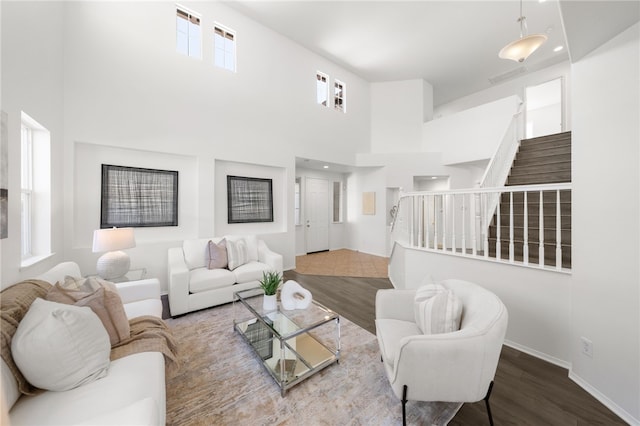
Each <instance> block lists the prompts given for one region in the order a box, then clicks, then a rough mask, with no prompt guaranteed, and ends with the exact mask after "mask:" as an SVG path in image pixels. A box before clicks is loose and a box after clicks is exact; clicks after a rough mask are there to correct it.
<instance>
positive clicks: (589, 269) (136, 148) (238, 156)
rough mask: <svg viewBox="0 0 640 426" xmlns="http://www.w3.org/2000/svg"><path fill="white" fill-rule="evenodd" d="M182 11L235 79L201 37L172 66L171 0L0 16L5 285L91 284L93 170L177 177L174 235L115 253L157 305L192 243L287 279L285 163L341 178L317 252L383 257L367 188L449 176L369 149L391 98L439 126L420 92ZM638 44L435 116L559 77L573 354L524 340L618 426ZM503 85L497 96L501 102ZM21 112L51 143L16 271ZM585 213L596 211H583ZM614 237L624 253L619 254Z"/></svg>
mask: <svg viewBox="0 0 640 426" xmlns="http://www.w3.org/2000/svg"><path fill="white" fill-rule="evenodd" d="M563 3H565V4H563V6H565V12H566V13H565V18H566V22H565V24H566V25H567V26H569V27H570V25H571V24H572V23H575V22H576V21H575V20H573V21H572V20H571V19H570V18H571V17H575V16H582V15H576V14H575V13H574V14H573V15H572V14H571V13H570V12H572V10H571V8H572V7H575V8H578V7H579V6H580V4H579V3H581V2H563ZM566 3H568V4H566ZM621 3H628V2H621ZM185 6H187V7H188V8H189V9H191V10H194V11H197V12H198V13H200V14H201V16H202V21H203V27H204V28H208V27H209V26H211V25H213V23H214V22H220V23H222V24H224V25H226V26H228V27H231V28H233V29H234V30H235V31H236V32H237V34H238V37H237V45H238V56H237V68H236V69H237V72H235V73H234V72H229V71H227V70H224V69H220V68H217V67H215V66H214V65H213V53H212V52H213V47H212V44H213V42H212V41H211V40H210V39H209V37H204V38H203V49H202V52H203V55H202V59H197V58H191V57H188V56H184V55H180V54H178V53H177V52H176V33H175V12H176V5H175V3H172V2H139V3H138V2H136V3H127V2H3V3H2V5H1V6H0V13H1V18H2V93H1V95H2V110H3V111H4V112H6V114H7V118H8V121H7V124H8V138H9V150H8V155H9V161H8V163H9V170H8V173H9V180H8V182H9V186H8V189H9V211H8V238H6V239H2V240H0V250H1V251H0V255H1V256H2V257H1V267H2V269H1V273H0V278H1V282H2V286H3V287H5V286H7V285H9V284H11V283H14V282H17V281H19V280H20V279H23V278H28V277H32V276H35V275H37V274H39V273H42V272H44V271H46V270H47V269H49V268H50V267H52V266H53V265H55V264H57V263H59V262H62V261H65V260H73V261H75V262H77V263H78V264H79V265H80V269H81V271H82V272H83V273H85V274H90V273H93V272H94V271H95V265H96V260H97V257H98V254H97V253H93V252H92V235H93V231H94V230H96V229H98V228H99V227H100V177H101V175H100V165H101V164H116V165H125V166H131V167H143V168H153V169H164V170H177V171H178V173H179V176H180V177H179V180H180V187H179V212H178V218H179V225H178V226H176V227H162V228H137V229H136V243H137V246H136V247H135V248H133V249H130V250H128V252H129V254H130V256H131V262H132V268H146V270H147V275H148V276H149V277H156V278H158V279H159V281H160V283H161V288H162V290H163V291H164V292H166V291H167V288H168V287H167V264H166V259H167V251H168V250H169V248H171V247H177V246H180V244H181V242H182V241H183V240H185V239H189V238H198V237H202V238H204V237H210V236H222V235H227V234H258V235H260V236H261V238H263V239H264V240H265V241H266V242H267V244H268V245H269V247H270V248H271V249H273V250H274V251H276V252H278V253H281V254H282V255H283V260H284V265H283V266H284V269H285V270H289V269H293V268H295V258H296V255H298V254H302V253H303V250H304V247H301V244H300V241H299V238H297V237H296V229H297V227H296V224H295V219H294V213H293V212H294V210H295V200H294V198H295V197H294V194H295V177H297V176H300V175H301V174H300V172H299V170H300V169H299V165H297V164H296V162H297V159H312V160H315V161H318V162H322V163H326V164H331V165H347V166H349V167H351V170H352V171H350V172H349V173H348V174H346V173H344V174H343V173H341V174H342V176H343V179H344V182H343V183H344V184H345V188H346V189H345V191H346V194H345V195H346V196H345V211H344V213H345V216H344V221H343V223H341V224H336V225H334V227H335V228H336V229H335V231H334V232H333V235H334V238H333V239H332V245H331V247H330V248H331V249H335V248H344V247H346V248H350V249H353V250H358V251H362V252H367V253H372V254H376V255H382V256H386V255H388V253H387V247H386V238H387V229H386V227H387V225H388V224H387V221H386V216H385V215H381V214H378V215H375V216H370V215H362V214H361V213H360V212H359V205H360V203H361V194H362V193H364V192H376V193H377V195H378V197H377V198H376V208H377V211H378V212H385V211H386V210H387V208H386V207H387V206H386V204H385V201H386V200H385V197H384V195H383V193H384V190H385V189H386V188H388V187H403V188H406V189H408V190H410V189H412V187H413V176H426V175H452V174H455V173H456V171H452V170H451V169H452V168H451V167H443V166H442V165H441V164H438V163H437V162H436V161H433V159H432V158H433V157H431V156H429V155H427V154H425V153H424V152H422V153H417V154H416V152H417V151H419V150H420V149H419V148H420V146H419V144H420V143H421V142H422V141H421V140H420V139H417V140H415V139H410V138H407V139H405V140H404V142H398V141H395V140H393V138H385V137H382V136H383V135H382V133H381V131H380V130H381V128H379V127H378V128H376V124H375V123H374V117H373V116H374V115H375V114H376V111H377V112H378V114H379V115H378V116H377V117H379V116H380V115H381V113H380V111H387V109H385V107H386V106H387V104H388V102H389V101H388V98H386V96H388V95H387V94H388V93H389V92H391V91H392V90H391V89H399V90H400V92H399V95H398V96H399V97H398V99H405V100H408V101H411V104H412V107H403V108H398V111H397V112H396V114H395V115H394V116H393V118H394V119H395V120H396V123H395V125H396V127H398V128H405V129H406V128H409V129H411V131H412V132H414V133H415V132H420V131H421V129H422V124H423V122H424V117H425V116H431V117H433V115H434V110H433V94H431V97H429V94H428V88H429V87H428V86H429V84H428V83H427V82H425V81H424V80H421V79H415V80H410V81H403V82H378V83H370V82H368V81H366V80H365V79H363V78H361V77H359V76H358V75H356V74H354V73H353V72H352V71H349V70H347V69H345V68H344V67H342V66H340V65H338V64H336V63H334V62H332V61H330V60H328V59H326V58H325V57H323V56H320V55H318V54H316V53H313V52H311V51H310V50H307V49H305V48H304V47H302V46H301V45H300V44H297V43H295V42H293V41H291V40H289V39H287V38H286V37H284V36H282V35H280V34H278V33H276V32H274V31H272V30H270V29H268V28H267V27H265V26H263V25H262V24H259V23H257V22H256V21H254V20H252V19H251V18H249V17H247V16H246V15H243V14H242V13H239V12H238V11H237V10H236V9H235V8H232V7H229V6H228V5H226V4H224V3H221V2H187V3H185ZM636 22H637V20H636ZM570 30H571V28H568V29H567V31H568V36H569V40H568V41H569V43H571V41H572V40H571V35H572V33H571V31H570ZM576 44H578V42H576ZM637 47H638V25H637V23H636V24H635V25H634V26H631V27H630V28H629V29H628V30H625V31H622V30H620V31H618V32H615V33H612V34H609V36H608V38H607V39H606V42H605V43H603V44H602V45H599V46H594V50H593V52H591V54H590V55H587V54H585V56H583V57H582V58H579V59H575V60H573V61H571V62H570V61H565V62H563V63H560V64H556V65H554V66H552V67H548V68H545V69H541V70H539V71H536V72H532V73H530V74H529V75H528V76H527V77H523V78H525V80H522V79H516V80H514V81H513V84H510V83H505V84H504V85H501V86H499V87H500V88H498V87H496V88H494V90H487V91H483V92H481V93H478V94H476V96H475V97H473V96H471V97H467V98H464V99H461V100H458V102H457V103H456V102H455V100H451V102H447V103H446V104H447V105H440V111H442V113H443V114H444V113H445V111H446V108H445V107H446V106H448V107H450V108H453V109H455V108H456V107H457V108H458V109H463V105H464V104H465V102H466V104H467V106H469V104H473V105H474V106H475V105H477V104H479V103H480V99H481V98H484V101H483V102H482V103H486V102H489V101H493V100H496V99H500V98H503V97H505V96H509V95H512V94H514V93H512V90H510V89H511V88H512V87H514V86H516V85H521V84H524V83H523V81H527V82H528V83H534V82H535V81H539V82H540V81H544V80H546V79H548V77H549V76H550V75H551V76H565V77H568V78H569V82H570V86H571V87H570V96H569V97H570V101H571V115H570V117H571V127H570V129H571V130H572V131H573V133H574V138H575V139H574V147H575V148H574V149H575V150H574V158H573V161H574V172H573V176H572V182H573V191H574V201H573V205H572V209H573V211H574V214H575V222H574V237H573V238H574V244H575V245H574V247H575V251H574V253H573V255H574V259H575V263H574V265H573V272H572V276H571V277H570V279H569V282H568V283H567V284H566V285H565V287H563V288H562V289H561V290H560V291H559V292H560V293H561V299H559V300H561V301H560V302H559V303H558V305H560V306H561V308H559V310H561V314H560V315H559V316H560V317H561V318H562V319H563V322H565V323H563V324H561V325H558V328H562V329H563V330H564V331H563V333H558V334H554V333H551V334H552V335H554V336H558V335H561V336H567V337H568V338H569V339H570V342H561V343H558V342H555V341H553V342H550V341H548V340H547V341H545V340H544V339H545V337H544V335H545V334H546V331H545V330H544V329H543V330H540V329H535V324H531V325H529V327H531V328H534V330H535V334H536V336H537V337H536V339H540V341H535V339H532V341H520V342H519V343H521V344H522V345H523V346H526V347H528V348H531V349H534V350H535V349H539V348H547V347H548V346H549V345H553V344H556V343H558V345H564V352H563V353H562V357H561V358H562V360H563V361H564V362H566V363H567V364H568V365H570V366H571V367H572V369H573V371H574V372H575V373H576V375H577V376H578V377H580V378H582V382H581V384H582V385H583V387H585V388H587V389H588V390H589V391H590V392H591V393H592V394H595V395H597V396H598V398H599V399H600V400H604V401H605V403H606V405H607V406H609V407H610V408H612V409H614V411H615V412H616V413H617V414H618V415H620V416H621V417H622V418H623V419H625V421H627V422H629V423H637V422H638V421H639V420H638V419H640V385H639V383H640V366H639V365H638V362H637V360H638V358H639V356H640V355H639V354H640V349H639V346H640V343H639V335H640V331H639V330H640V329H639V327H640V324H639V323H640V320H639V318H638V312H639V311H640V309H639V304H640V295H639V287H640V286H639V279H638V268H637V264H638V260H637V259H638V240H639V239H638V223H637V222H638V220H637V218H638V193H639V191H638V167H637V165H638V143H637V141H638V119H637V117H638V108H639V107H638V96H637V93H638V81H637V75H638V53H637V51H638V49H637ZM490 60H495V61H498V60H499V59H498V58H497V56H496V57H492V58H491V59H490ZM317 71H322V72H323V73H325V74H327V75H329V76H330V78H331V79H332V81H333V79H338V80H340V81H342V82H344V83H345V84H346V87H347V92H346V93H347V105H348V107H347V112H346V113H343V112H339V111H335V110H333V109H332V108H320V107H319V106H318V105H317V104H316V102H315V90H316V73H317ZM612 75H613V76H614V77H612ZM502 88H508V89H509V90H507V93H501V90H502ZM429 100H431V102H429ZM408 101H407V102H408ZM21 112H25V113H26V114H28V115H29V116H30V117H32V118H33V119H34V120H36V121H37V122H38V123H40V124H41V125H42V126H44V127H45V128H46V129H47V130H48V131H49V133H50V136H51V149H50V152H51V179H50V182H51V238H50V241H51V244H50V253H51V254H50V255H49V256H46V257H45V258H44V259H42V260H41V261H40V262H38V263H35V264H34V265H32V266H29V267H26V266H23V265H22V264H21V263H22V262H21V257H20V253H21V249H20V244H21V235H20V226H19V224H20V207H19V206H20V202H19V201H18V194H19V193H20V169H19V167H18V165H19V164H20V149H19V146H20V123H21ZM377 122H378V121H376V123H377ZM407 123H408V124H407ZM392 124H393V123H392ZM416 129H417V130H416ZM409 140H411V141H412V142H407V141H409ZM602 141H607V142H606V144H604V143H602ZM422 160H424V161H422ZM424 164H427V165H428V166H427V167H425V165H424ZM329 170H331V169H329ZM595 170H598V171H601V172H600V173H594V171H595ZM316 173H323V172H322V171H320V172H316ZM227 175H240V176H259V177H265V178H270V179H272V180H273V188H274V193H273V195H274V200H273V201H274V212H275V214H274V221H273V222H270V223H267V224H265V223H261V224H260V223H246V224H229V223H228V222H227V217H226V211H227V208H226V184H227V183H226V178H225V176H227ZM332 176H334V175H332ZM457 176H458V178H459V179H460V180H459V182H460V186H458V187H459V188H461V187H470V186H472V185H473V176H472V174H471V173H469V172H468V171H467V170H463V171H459V172H458V175H457ZM594 199H597V200H600V201H599V202H598V203H597V205H596V206H594ZM618 204H621V205H622V206H626V208H624V209H621V211H620V212H619V213H618V216H617V217H616V219H615V220H614V221H612V223H609V224H608V226H607V227H602V226H600V224H601V223H602V221H604V220H605V218H606V216H607V215H608V214H609V213H607V209H609V208H613V207H611V206H615V205H618ZM625 235H629V239H628V240H624V241H620V239H621V238H622V236H625ZM614 247H618V248H617V249H614ZM485 279H486V278H485ZM603 283H606V285H603ZM522 285H523V286H525V287H526V290H525V291H523V293H524V294H526V295H527V296H526V297H525V298H527V297H531V295H532V294H533V295H535V297H536V300H537V298H540V299H545V300H546V299H551V298H552V297H553V298H556V296H555V295H554V296H550V295H548V294H539V293H536V292H535V288H536V286H537V285H538V284H537V283H535V282H526V283H522ZM503 287H504V285H500V286H499V288H500V289H502V288H503ZM543 288H546V287H543ZM494 291H495V289H494ZM500 292H502V293H503V294H499V295H500V296H501V297H502V298H504V299H518V298H519V300H518V304H519V305H520V306H522V305H526V304H527V300H522V299H523V297H522V296H520V297H519V296H518V294H517V291H514V290H500V291H497V293H500ZM541 293H547V292H541ZM556 300H558V299H557V298H556ZM508 307H509V306H508ZM509 308H510V309H511V307H509ZM594 313H597V315H594ZM510 314H511V315H512V318H516V320H517V319H518V318H520V319H521V323H522V322H524V320H523V319H526V318H528V317H529V316H528V315H525V314H528V313H527V312H523V311H520V312H518V311H517V310H513V311H512V310H510ZM544 315H545V313H544V312H533V314H532V315H531V317H533V318H542V317H543V316H544ZM567 323H569V324H567ZM581 336H588V337H590V339H591V340H592V341H593V342H594V345H595V347H596V350H595V354H596V355H595V356H594V358H593V359H586V358H585V357H584V356H583V355H582V354H581V349H580V347H579V338H580V337H581ZM541 352H545V351H544V350H541Z"/></svg>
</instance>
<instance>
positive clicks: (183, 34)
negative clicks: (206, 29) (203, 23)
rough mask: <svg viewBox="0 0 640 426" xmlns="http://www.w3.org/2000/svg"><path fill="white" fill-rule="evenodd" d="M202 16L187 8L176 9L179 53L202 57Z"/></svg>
mask: <svg viewBox="0 0 640 426" xmlns="http://www.w3.org/2000/svg"><path fill="white" fill-rule="evenodd" d="M201 44H202V42H201V36H200V17H199V16H197V15H195V14H193V13H192V12H188V11H187V9H183V8H180V7H179V8H177V9H176V48H177V50H178V53H182V54H183V55H186V56H191V57H194V58H198V59H200V58H201V57H202V48H201Z"/></svg>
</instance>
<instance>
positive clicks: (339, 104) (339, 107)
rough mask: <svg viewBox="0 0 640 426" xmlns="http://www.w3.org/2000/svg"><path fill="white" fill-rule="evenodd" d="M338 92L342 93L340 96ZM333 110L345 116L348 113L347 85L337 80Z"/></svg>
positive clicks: (335, 81)
mask: <svg viewBox="0 0 640 426" xmlns="http://www.w3.org/2000/svg"><path fill="white" fill-rule="evenodd" d="M338 86H340V89H338ZM338 90H339V91H340V92H341V93H340V95H338ZM333 109H335V110H336V111H341V112H342V113H344V114H346V113H347V85H346V83H345V82H343V81H340V80H338V79H337V78H336V79H335V80H334V81H333Z"/></svg>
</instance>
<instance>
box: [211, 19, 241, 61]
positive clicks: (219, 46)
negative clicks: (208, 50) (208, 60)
mask: <svg viewBox="0 0 640 426" xmlns="http://www.w3.org/2000/svg"><path fill="white" fill-rule="evenodd" d="M213 46H214V47H213V49H214V52H213V57H214V62H215V64H216V66H218V67H220V68H224V69H226V70H229V71H235V70H236V34H235V32H234V31H232V30H229V29H226V28H224V27H222V26H219V25H216V26H215V27H213Z"/></svg>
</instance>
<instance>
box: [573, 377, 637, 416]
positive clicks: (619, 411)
mask: <svg viewBox="0 0 640 426" xmlns="http://www.w3.org/2000/svg"><path fill="white" fill-rule="evenodd" d="M569 378H570V379H571V380H573V381H574V382H575V383H576V384H577V385H578V386H580V387H581V388H582V389H584V390H585V391H587V392H588V393H589V394H590V395H591V396H593V397H594V398H595V399H597V400H598V401H600V403H601V404H602V405H604V406H605V407H607V408H608V409H609V410H611V411H613V413H614V414H615V415H616V416H618V417H620V418H621V419H622V420H624V421H625V422H627V423H629V424H630V425H634V426H640V419H636V418H635V417H633V416H632V415H631V414H629V413H628V412H627V411H626V410H625V409H624V408H622V407H620V406H619V405H618V404H616V403H615V402H613V401H612V400H610V399H609V398H608V397H607V396H606V395H604V394H602V392H600V391H599V390H598V389H596V388H594V387H593V386H591V385H590V384H589V383H587V382H586V381H585V380H584V379H583V378H582V377H580V376H578V375H577V374H576V373H574V372H573V371H572V370H569Z"/></svg>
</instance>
